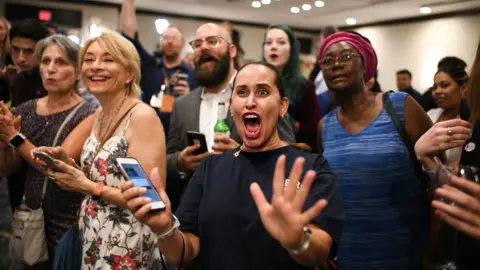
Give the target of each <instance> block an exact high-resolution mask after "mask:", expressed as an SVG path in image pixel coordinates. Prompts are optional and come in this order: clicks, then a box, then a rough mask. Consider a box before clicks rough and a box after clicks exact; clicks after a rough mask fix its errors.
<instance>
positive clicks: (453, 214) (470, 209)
mask: <svg viewBox="0 0 480 270" xmlns="http://www.w3.org/2000/svg"><path fill="white" fill-rule="evenodd" d="M451 184H452V185H445V186H442V187H441V188H438V189H437V190H436V191H435V194H436V195H437V196H439V197H441V198H443V199H445V200H447V201H450V202H453V203H455V205H451V204H446V203H444V202H441V201H433V202H432V206H433V207H434V208H436V211H435V214H436V215H438V216H439V217H440V218H441V219H443V220H444V221H445V222H447V223H448V224H450V225H452V226H453V227H455V228H456V229H458V230H460V231H462V232H464V233H466V234H469V235H470V236H472V237H474V238H476V239H480V185H479V184H477V183H474V182H472V181H469V180H467V179H464V178H460V177H457V176H454V177H452V180H451Z"/></svg>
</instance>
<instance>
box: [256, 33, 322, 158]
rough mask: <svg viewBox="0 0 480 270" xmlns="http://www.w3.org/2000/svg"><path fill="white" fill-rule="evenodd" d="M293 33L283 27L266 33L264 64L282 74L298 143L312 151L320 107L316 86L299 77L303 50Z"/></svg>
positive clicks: (263, 54) (263, 52)
mask: <svg viewBox="0 0 480 270" xmlns="http://www.w3.org/2000/svg"><path fill="white" fill-rule="evenodd" d="M298 44H299V42H298V40H297V38H296V37H295V34H294V33H293V31H292V30H291V29H290V28H288V26H286V25H283V24H274V25H271V26H270V27H269V28H268V30H267V32H266V33H265V38H264V41H263V44H262V46H263V51H262V60H263V61H265V62H267V63H270V64H272V65H274V66H275V67H276V68H277V69H278V70H279V71H280V73H281V74H282V79H283V81H284V84H285V95H286V97H287V98H288V101H289V106H288V114H289V115H290V116H291V117H292V118H293V119H292V120H293V121H294V123H295V127H296V129H295V130H296V132H295V139H296V141H297V142H299V143H306V144H308V145H309V146H310V147H312V148H313V149H315V144H316V136H315V135H316V134H315V133H316V127H317V124H318V122H319V121H320V105H319V103H318V99H317V96H316V94H315V86H314V85H313V83H312V82H311V81H307V80H306V79H305V78H304V77H302V75H301V73H300V48H299V46H298Z"/></svg>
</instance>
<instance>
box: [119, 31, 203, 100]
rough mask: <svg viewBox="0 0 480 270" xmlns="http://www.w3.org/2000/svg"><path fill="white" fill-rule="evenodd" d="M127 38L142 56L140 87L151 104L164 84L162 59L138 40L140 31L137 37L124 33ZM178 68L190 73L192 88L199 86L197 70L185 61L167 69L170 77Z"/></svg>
mask: <svg viewBox="0 0 480 270" xmlns="http://www.w3.org/2000/svg"><path fill="white" fill-rule="evenodd" d="M123 36H124V37H125V38H127V39H128V40H130V41H131V42H132V44H133V45H134V46H135V49H137V52H138V55H139V56H140V69H141V72H142V78H141V79H140V87H141V88H142V100H143V101H144V102H145V103H147V104H150V98H151V97H152V95H154V94H158V93H159V92H160V87H161V86H162V85H163V84H164V79H163V77H164V74H163V69H165V67H164V66H163V62H162V61H157V59H156V58H155V57H154V56H153V55H151V54H150V53H148V52H147V51H146V50H145V48H143V46H142V44H141V43H140V41H139V40H138V33H136V34H135V38H134V39H132V38H130V37H128V36H127V35H125V34H123ZM177 70H179V72H180V73H184V74H188V86H189V87H190V90H193V89H195V88H197V86H198V84H197V81H196V80H195V70H194V69H193V68H191V67H189V66H188V65H187V64H185V63H184V62H183V61H182V63H181V64H180V65H178V66H176V67H174V68H167V69H165V71H166V73H167V76H168V78H170V77H171V76H172V75H173V74H174V73H175V72H176V71H177Z"/></svg>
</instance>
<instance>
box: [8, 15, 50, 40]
mask: <svg viewBox="0 0 480 270" xmlns="http://www.w3.org/2000/svg"><path fill="white" fill-rule="evenodd" d="M49 35H50V32H49V31H48V29H47V28H46V27H45V26H43V24H42V23H41V22H40V21H39V20H36V19H26V20H23V21H20V22H19V23H17V24H15V25H14V26H13V27H12V29H11V30H10V41H12V40H13V38H15V37H21V38H28V39H33V40H34V41H35V42H38V41H39V40H41V39H44V38H46V37H48V36H49Z"/></svg>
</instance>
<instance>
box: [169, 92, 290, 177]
mask: <svg viewBox="0 0 480 270" xmlns="http://www.w3.org/2000/svg"><path fill="white" fill-rule="evenodd" d="M201 95H202V88H201V87H198V88H196V89H195V90H193V91H191V92H190V93H188V94H187V95H184V96H182V97H179V98H177V99H176V100H175V103H174V105H173V110H172V114H171V115H170V130H169V133H168V137H167V181H169V182H171V181H181V178H182V177H180V174H179V171H178V167H177V158H178V154H179V153H180V152H181V151H182V150H183V149H185V148H186V147H187V146H188V141H187V135H186V133H187V131H196V132H198V131H199V130H200V127H199V123H200V102H201ZM289 119H290V118H289V116H288V114H287V115H286V116H285V117H283V118H281V120H280V121H279V123H278V130H279V134H280V138H282V140H284V141H287V142H288V143H294V142H295V133H294V129H293V126H292V124H291V123H290V122H289V121H290V120H289ZM227 123H228V125H229V126H230V137H231V138H232V139H234V140H235V141H236V142H238V143H239V144H241V143H242V140H241V138H240V136H239V135H238V132H237V129H236V128H235V125H234V123H233V119H232V118H231V116H230V114H229V113H227ZM179 178H180V179H179ZM183 178H184V179H185V180H188V179H189V178H190V177H189V176H187V177H183Z"/></svg>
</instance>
